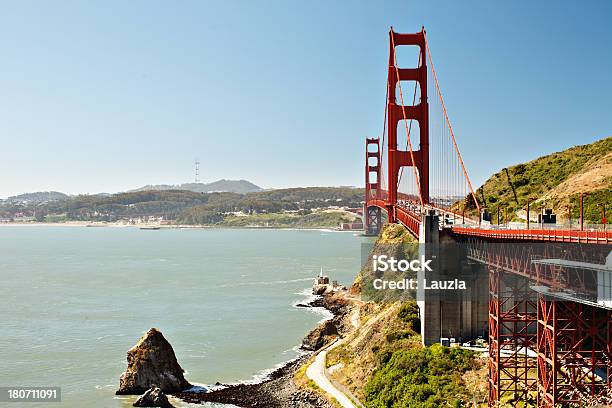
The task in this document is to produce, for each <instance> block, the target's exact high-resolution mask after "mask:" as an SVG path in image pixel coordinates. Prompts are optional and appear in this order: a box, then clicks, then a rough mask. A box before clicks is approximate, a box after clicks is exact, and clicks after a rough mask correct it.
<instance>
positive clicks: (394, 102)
mask: <svg viewBox="0 0 612 408" xmlns="http://www.w3.org/2000/svg"><path fill="white" fill-rule="evenodd" d="M402 46H412V47H417V48H418V59H417V61H415V63H416V65H415V66H414V67H408V68H406V67H399V66H398V58H397V48H398V47H402ZM406 82H409V83H414V85H413V89H411V92H410V94H408V95H406V94H405V93H404V90H403V86H402V84H403V83H406ZM430 91H432V92H433V96H432V97H430V96H429V92H430ZM410 97H411V99H412V102H411V103H407V102H409V98H410ZM398 128H399V131H398ZM365 148H366V152H365V159H366V164H365V206H364V228H365V230H366V233H368V234H377V233H378V232H379V231H380V229H381V227H382V222H383V214H386V216H387V219H388V222H389V223H400V224H402V225H403V226H404V227H405V228H406V229H407V230H408V231H409V232H410V233H411V234H412V235H413V236H414V237H415V238H417V239H418V240H419V242H421V243H432V242H433V243H435V242H441V241H451V242H459V243H463V244H466V245H467V248H468V258H469V259H471V260H473V261H475V262H479V263H481V264H482V265H484V266H485V267H486V269H487V271H488V294H489V300H488V309H487V315H488V318H487V319H488V340H489V342H488V343H489V346H488V348H489V349H488V367H489V406H492V407H495V406H500V404H501V403H502V401H508V400H509V401H512V404H513V405H520V406H539V407H557V406H584V405H586V404H589V403H594V402H597V401H612V399H610V398H611V397H612V387H611V384H612V383H611V381H612V311H611V310H612V278H611V277H612V255H610V251H611V249H612V248H611V247H612V245H611V244H612V231H606V229H605V220H604V221H603V223H604V225H603V228H601V229H600V228H589V229H585V228H584V226H583V222H582V215H581V222H580V223H579V224H578V225H576V226H575V227H574V228H571V224H570V225H569V226H568V227H565V226H557V225H552V226H547V227H546V228H545V227H544V224H540V225H538V226H537V227H535V228H534V227H533V226H532V225H531V224H530V222H529V210H528V209H527V217H526V222H525V224H524V226H522V227H518V228H517V227H516V226H515V227H513V228H509V227H508V226H507V225H500V224H499V221H498V225H494V224H493V223H492V222H490V221H491V220H490V215H489V219H488V220H487V215H488V214H487V210H486V208H484V203H480V202H479V201H478V199H477V197H476V194H475V192H474V189H473V185H472V183H471V181H470V178H469V175H468V171H467V168H466V165H465V163H464V161H463V158H462V156H461V153H460V150H459V146H458V143H457V138H456V135H455V133H454V131H453V127H452V125H451V121H450V119H449V117H448V113H447V110H446V106H445V104H444V100H443V97H442V91H441V90H440V83H439V81H438V76H437V73H436V71H435V69H434V64H433V60H432V56H431V51H430V49H429V46H428V43H427V36H426V33H425V30H424V28H422V29H421V31H420V32H417V33H411V34H400V33H396V32H394V31H393V28H391V30H390V32H389V63H388V74H387V92H386V101H385V115H384V124H383V130H382V135H381V137H379V138H366V143H365ZM527 205H528V204H527ZM527 208H528V207H527ZM466 209H468V210H471V211H468V214H467V216H466ZM474 214H476V215H475V216H474ZM536 244H540V245H536ZM543 244H545V245H543ZM517 277H522V278H525V279H524V280H522V281H521V282H523V283H520V284H518V285H517V284H516V279H517ZM510 281H512V282H510ZM525 293H529V295H528V296H523V294H525ZM425 303H427V299H425ZM419 306H420V307H421V318H422V319H425V320H426V321H425V322H424V323H423V327H424V328H425V330H426V331H427V330H429V331H432V332H434V335H427V333H423V340H424V343H426V344H427V343H431V342H433V341H434V340H433V339H434V338H435V332H437V330H438V328H437V327H436V328H430V327H429V325H430V323H429V322H428V321H429V318H428V316H429V314H426V313H424V308H423V306H422V305H419ZM428 307H429V308H430V309H431V308H432V307H434V309H435V313H439V314H440V315H442V310H443V307H442V306H441V305H440V304H438V305H434V306H431V305H430V306H428ZM430 309H427V310H430ZM434 309H431V310H434ZM438 320H439V321H438ZM438 320H436V323H435V324H440V325H442V324H444V318H443V317H441V318H440V319H438ZM606 398H609V399H608V400H606Z"/></svg>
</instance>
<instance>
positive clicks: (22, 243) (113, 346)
mask: <svg viewBox="0 0 612 408" xmlns="http://www.w3.org/2000/svg"><path fill="white" fill-rule="evenodd" d="M365 239H366V238H363V237H360V236H358V234H355V233H346V232H333V231H317V230H267V229H161V230H139V229H137V228H131V227H127V228H111V227H107V228H86V227H60V226H2V227H0V317H1V320H0V386H5V387H8V386H39V387H40V386H58V387H61V389H62V402H61V403H27V404H25V405H26V406H28V407H52V406H62V407H84V406H87V407H115V408H116V407H129V406H131V404H132V402H133V401H134V399H135V398H134V397H123V396H122V397H116V396H115V395H114V392H115V390H116V389H117V388H118V385H119V376H120V375H121V373H122V372H123V371H124V370H125V367H126V351H127V350H128V349H129V348H130V347H132V346H133V345H134V344H135V343H136V341H137V340H138V338H139V337H140V336H141V335H142V334H144V333H145V332H146V331H147V330H148V329H149V328H150V327H156V328H158V329H159V330H161V331H162V333H163V334H164V336H165V337H166V338H167V339H168V341H170V343H171V344H172V346H173V347H174V350H175V353H176V355H177V358H178V360H179V363H180V364H181V365H182V367H183V368H184V369H185V370H186V378H187V379H188V380H189V381H190V382H192V383H196V384H201V385H208V384H214V383H216V382H217V381H219V382H221V383H234V382H240V381H257V380H259V379H261V378H262V377H263V376H265V374H266V373H268V372H269V370H270V369H273V368H274V367H276V366H278V365H279V364H282V363H283V362H285V361H287V360H290V359H293V358H295V357H296V356H298V355H299V350H298V349H297V346H298V345H299V344H300V341H301V339H302V337H303V336H304V335H305V334H306V333H307V332H308V331H309V330H310V329H312V328H314V327H315V326H316V324H317V323H318V322H319V321H321V320H322V319H323V318H325V315H324V311H321V310H319V311H316V310H311V309H304V308H298V307H295V305H296V304H297V303H299V302H304V301H307V300H308V297H309V289H310V287H311V286H312V279H313V278H314V277H315V276H316V275H317V274H318V273H319V271H320V268H323V270H324V272H325V273H326V274H328V275H330V278H331V279H335V280H338V281H339V282H340V283H342V284H345V285H350V284H351V282H352V280H353V279H354V277H355V275H356V274H357V272H358V271H359V268H360V246H361V243H362V242H363V241H364V240H365ZM174 402H175V403H176V402H177V401H174ZM18 405H19V403H11V404H10V405H9V406H14V407H16V406H18ZM179 405H181V406H188V405H187V404H180V403H179ZM199 406H201V405H199ZM209 406H213V405H209Z"/></svg>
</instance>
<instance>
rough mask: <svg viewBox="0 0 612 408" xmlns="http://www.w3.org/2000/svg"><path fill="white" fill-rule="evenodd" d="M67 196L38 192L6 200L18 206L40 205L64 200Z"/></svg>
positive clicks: (57, 192)
mask: <svg viewBox="0 0 612 408" xmlns="http://www.w3.org/2000/svg"><path fill="white" fill-rule="evenodd" d="M68 197H69V196H68V195H66V194H64V193H60V192H59V191H39V192H36V193H25V194H19V195H16V196H12V197H9V198H8V199H7V200H8V201H10V202H13V203H20V204H42V203H48V202H51V201H62V200H66V199H67V198H68Z"/></svg>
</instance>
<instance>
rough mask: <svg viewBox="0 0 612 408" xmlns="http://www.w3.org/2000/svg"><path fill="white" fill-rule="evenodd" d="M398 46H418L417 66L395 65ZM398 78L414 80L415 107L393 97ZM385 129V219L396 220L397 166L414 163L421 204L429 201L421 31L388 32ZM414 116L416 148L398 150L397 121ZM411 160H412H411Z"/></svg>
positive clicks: (422, 35)
mask: <svg viewBox="0 0 612 408" xmlns="http://www.w3.org/2000/svg"><path fill="white" fill-rule="evenodd" d="M402 45H412V46H418V47H419V48H420V53H421V56H420V60H421V63H420V66H419V67H417V68H397V65H396V64H397V61H396V60H395V47H398V46H402ZM398 76H399V81H417V82H418V83H419V87H420V91H421V100H420V102H419V103H418V104H417V105H415V106H402V105H399V104H398V102H397V99H396V89H397V85H398ZM387 79H388V80H387V86H388V87H389V88H388V97H387V124H388V126H387V132H388V134H389V139H388V145H387V149H388V155H387V160H388V162H389V166H388V172H389V174H388V178H389V182H388V189H389V196H388V199H387V210H388V211H387V212H388V214H389V222H396V221H397V215H396V213H395V209H396V204H397V187H398V186H397V183H398V175H399V170H400V168H401V167H408V166H414V167H416V169H417V170H418V177H419V185H420V189H421V191H420V193H421V197H422V199H423V204H428V203H429V104H428V102H427V51H426V42H425V30H424V29H422V30H421V31H420V32H418V33H416V34H398V33H395V32H394V31H393V30H391V31H389V71H388V77H387ZM404 114H405V118H406V119H407V120H410V119H414V120H417V121H418V122H419V129H420V135H419V140H420V147H419V150H413V151H412V154H411V152H410V151H405V150H401V148H400V147H399V146H398V145H397V124H398V123H399V121H400V120H403V119H404ZM413 159H414V161H413Z"/></svg>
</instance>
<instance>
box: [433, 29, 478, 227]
mask: <svg viewBox="0 0 612 408" xmlns="http://www.w3.org/2000/svg"><path fill="white" fill-rule="evenodd" d="M423 37H424V38H425V49H426V50H427V58H428V60H429V65H430V66H431V71H432V73H433V77H434V82H435V84H436V91H437V93H438V98H439V99H440V103H441V105H442V112H443V115H444V119H445V120H446V125H447V126H448V130H449V132H450V136H451V139H452V141H453V145H454V147H455V151H456V152H457V156H458V158H459V163H461V168H462V169H463V175H464V176H465V179H466V180H467V183H468V186H469V188H470V193H471V195H472V199H473V200H474V204H476V208H477V209H478V214H479V215H478V217H480V205H479V204H478V200H477V199H476V194H474V189H473V188H472V182H471V181H470V177H469V176H468V173H467V170H466V169H465V164H464V163H463V158H462V157H461V152H459V147H458V146H457V141H456V140H455V134H454V132H453V127H452V126H451V123H450V120H449V119H448V114H447V113H446V106H445V105H444V99H443V98H442V92H440V85H439V83H438V75H436V70H435V68H434V64H433V60H432V58H431V52H430V51H429V45H428V43H427V36H425V33H423Z"/></svg>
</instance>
